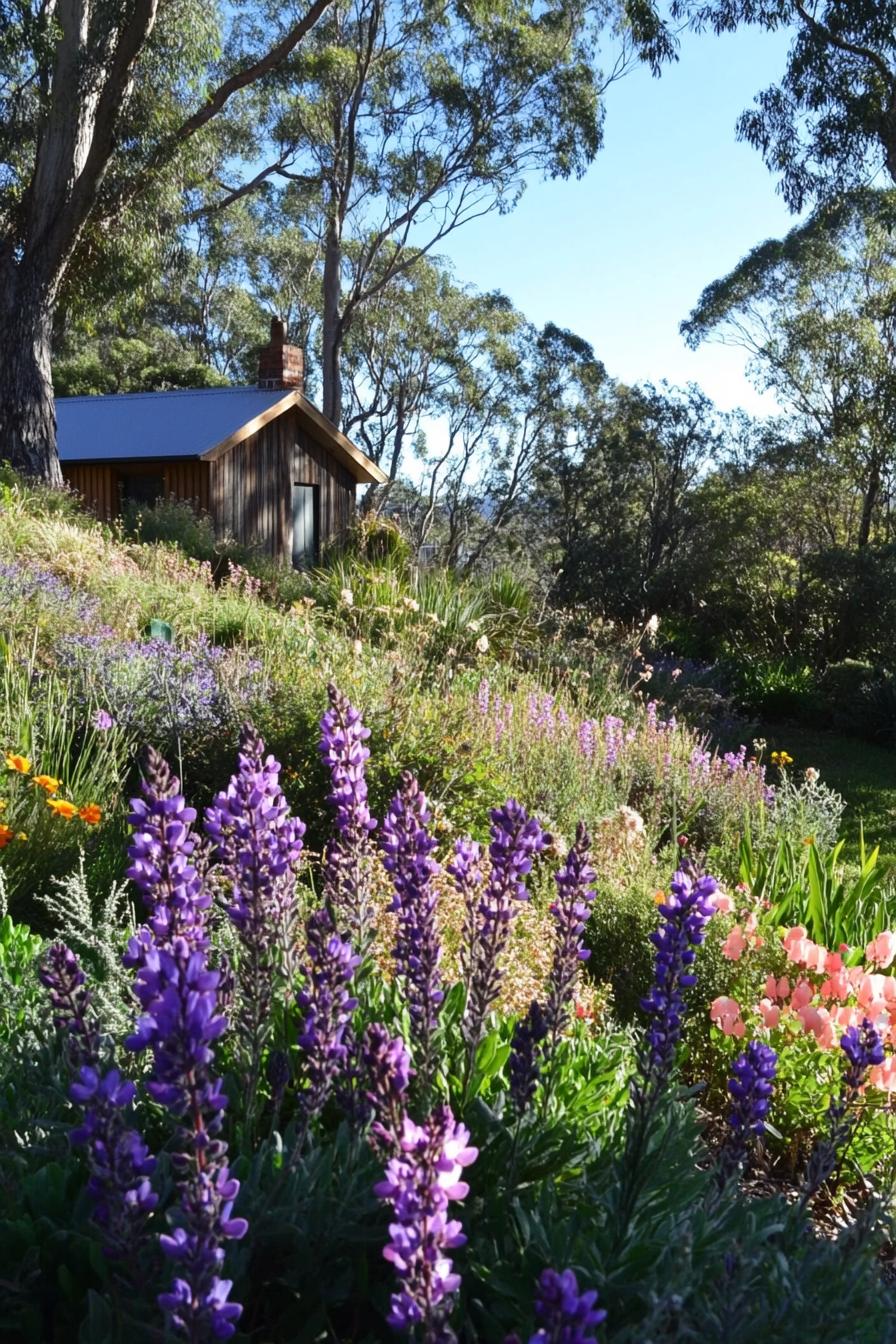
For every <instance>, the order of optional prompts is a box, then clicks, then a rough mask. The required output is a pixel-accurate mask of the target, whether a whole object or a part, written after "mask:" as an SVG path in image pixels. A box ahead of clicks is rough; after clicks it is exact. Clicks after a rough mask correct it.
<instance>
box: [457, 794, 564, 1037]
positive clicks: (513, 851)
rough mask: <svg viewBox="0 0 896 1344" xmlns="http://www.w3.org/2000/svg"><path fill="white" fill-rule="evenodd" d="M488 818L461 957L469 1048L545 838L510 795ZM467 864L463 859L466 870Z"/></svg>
mask: <svg viewBox="0 0 896 1344" xmlns="http://www.w3.org/2000/svg"><path fill="white" fill-rule="evenodd" d="M491 818H492V826H491V836H492V839H491V844H490V845H489V858H490V860H491V869H490V872H489V877H488V882H487V884H486V886H485V888H484V890H482V891H481V892H480V893H479V896H478V900H476V902H475V906H473V905H472V901H470V903H469V904H468V913H469V916H470V921H469V927H468V929H467V937H466V939H465V946H464V949H463V952H462V957H461V966H462V973H463V977H464V980H465V981H466V983H467V986H468V991H467V1006H466V1011H465V1014H464V1033H465V1035H466V1038H467V1041H468V1042H469V1045H470V1048H471V1050H475V1048H476V1046H477V1045H478V1043H479V1041H480V1040H481V1039H482V1033H483V1028H484V1024H485V1019H486V1017H487V1015H488V1012H489V1009H490V1008H491V1006H492V1004H493V1003H494V1001H495V999H496V998H497V996H498V992H499V990H500V988H501V979H502V976H503V967H502V965H501V958H502V955H503V953H504V950H505V948H506V946H507V940H508V938H509V936H510V926H511V923H512V921H513V918H514V916H515V915H516V913H517V911H518V909H519V906H520V905H521V904H522V903H524V902H526V901H528V899H529V892H528V891H527V889H526V884H525V881H524V879H525V877H526V876H527V875H528V873H529V872H530V870H531V868H532V860H533V857H534V855H536V854H539V853H540V852H541V851H542V850H543V849H544V846H545V843H546V837H545V834H544V832H543V831H542V829H541V826H540V825H539V823H538V821H537V820H536V819H535V818H534V817H529V816H528V814H527V813H526V810H525V808H523V807H522V806H521V805H520V804H519V803H518V802H516V801H515V800H514V799H513V798H511V799H508V801H507V802H506V803H505V804H504V806H503V807H498V808H494V809H493V811H492V813H491ZM459 860H460V861H459ZM458 868H460V870H461V872H464V871H465V866H464V860H463V859H462V858H460V856H459V855H457V854H456V856H455V863H454V865H453V871H455V872H456V871H457V870H458ZM470 868H471V865H469V864H467V865H466V871H467V872H469V870H470ZM471 907H472V908H471Z"/></svg>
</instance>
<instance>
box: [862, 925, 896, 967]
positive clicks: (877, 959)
mask: <svg viewBox="0 0 896 1344" xmlns="http://www.w3.org/2000/svg"><path fill="white" fill-rule="evenodd" d="M894 957H896V933H890V932H889V930H887V929H885V930H884V932H883V933H879V934H878V935H877V937H876V938H874V939H872V941H871V942H870V943H869V944H868V946H867V947H866V948H865V960H866V961H870V962H872V963H873V965H875V966H879V967H880V968H881V970H885V969H886V967H887V966H890V965H892V963H893V959H894Z"/></svg>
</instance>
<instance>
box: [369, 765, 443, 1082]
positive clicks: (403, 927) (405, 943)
mask: <svg viewBox="0 0 896 1344" xmlns="http://www.w3.org/2000/svg"><path fill="white" fill-rule="evenodd" d="M430 821H431V813H430V811H429V807H428V805H427V801H426V795H425V794H424V793H423V792H422V790H421V788H420V785H419V784H418V783H417V781H416V779H415V778H414V776H413V775H412V774H411V773H410V771H409V770H405V771H404V773H403V774H402V776H401V788H400V789H399V791H398V793H397V794H396V795H395V797H394V798H393V799H392V803H391V805H390V807H389V811H388V812H387V814H386V817H385V819H384V821H383V828H382V842H381V843H382V848H383V867H384V868H385V869H386V871H387V872H388V873H389V874H390V875H391V877H392V885H393V887H394V889H395V896H394V899H393V901H392V904H391V906H390V907H389V908H390V910H392V911H394V912H395V913H397V915H398V931H397V935H396V939H395V950H394V955H395V964H396V969H397V972H398V976H399V979H400V980H401V982H402V984H403V986H404V992H405V997H406V1000H407V1004H408V1011H409V1013H410V1017H411V1034H412V1037H413V1039H414V1042H415V1043H416V1044H417V1045H418V1046H419V1048H420V1060H421V1068H422V1070H423V1073H424V1075H426V1076H428V1072H429V1067H430V1063H431V1059H430V1054H431V1046H432V1034H433V1032H434V1031H435V1029H436V1024H437V1022H438V1016H439V1005H440V1004H441V1002H442V1000H443V999H444V997H445V995H444V993H443V991H442V988H441V979H440V976H439V960H440V958H441V955H442V950H441V946H440V943H439V931H438V927H437V924H436V906H437V901H438V898H437V895H436V891H435V888H434V886H433V879H434V878H435V877H436V875H437V874H438V872H439V865H438V864H437V863H436V861H435V860H434V859H433V858H432V852H433V850H434V849H435V847H436V841H435V839H434V838H433V837H432V836H431V835H430V834H429V831H428V830H427V826H428V825H429V823H430Z"/></svg>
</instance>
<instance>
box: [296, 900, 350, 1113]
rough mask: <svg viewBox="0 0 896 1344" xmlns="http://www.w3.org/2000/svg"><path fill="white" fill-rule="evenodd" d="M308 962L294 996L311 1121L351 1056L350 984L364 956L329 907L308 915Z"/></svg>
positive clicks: (305, 1103) (306, 1105)
mask: <svg viewBox="0 0 896 1344" xmlns="http://www.w3.org/2000/svg"><path fill="white" fill-rule="evenodd" d="M307 931H308V948H307V952H308V964H307V968H306V972H305V977H306V978H305V984H304V986H303V988H302V989H301V990H300V991H299V993H298V995H297V996H296V1002H297V1003H298V1006H299V1008H300V1009H301V1010H302V1011H303V1013H304V1017H303V1019H302V1025H301V1029H300V1032H299V1038H298V1039H299V1045H300V1046H301V1048H302V1050H303V1051H304V1054H305V1068H306V1072H307V1075H308V1081H309V1088H308V1090H307V1092H306V1093H305V1097H304V1107H305V1115H306V1119H307V1120H311V1119H312V1118H313V1117H314V1116H315V1115H317V1114H318V1113H319V1112H320V1111H321V1110H322V1109H323V1107H324V1105H325V1103H326V1100H327V1097H328V1096H329V1094H330V1091H331V1089H332V1087H333V1084H334V1083H335V1081H336V1079H337V1078H338V1077H339V1075H340V1074H341V1073H342V1072H343V1070H344V1069H345V1067H346V1064H347V1062H348V1059H349V1036H348V1032H349V1027H350V1021H351V1015H352V1013H353V1012H354V1010H355V1008H357V1006H358V1001H357V999H353V998H352V997H351V996H350V995H349V993H348V990H347V988H346V986H347V985H349V984H350V983H351V981H352V979H353V978H354V974H355V971H356V970H357V968H358V966H359V965H360V962H361V958H360V957H359V956H356V955H355V954H354V953H353V952H352V948H351V944H350V943H348V942H346V941H345V940H344V939H342V938H340V937H339V935H338V934H337V932H336V929H335V927H334V925H333V919H332V916H331V915H330V912H329V911H328V910H327V909H326V908H321V909H320V910H316V911H315V912H314V913H313V914H312V915H311V916H310V918H309V919H308V924H307Z"/></svg>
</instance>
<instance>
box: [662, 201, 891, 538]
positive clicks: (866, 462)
mask: <svg viewBox="0 0 896 1344" xmlns="http://www.w3.org/2000/svg"><path fill="white" fill-rule="evenodd" d="M894 220H896V192H893V191H886V192H867V191H866V192H858V193H853V194H851V195H850V196H848V197H846V198H844V199H843V200H841V201H840V202H838V203H836V204H834V205H831V206H827V207H821V208H820V209H819V210H818V211H816V212H815V214H814V215H812V216H811V217H810V219H809V220H808V221H807V222H806V223H804V224H801V225H798V226H797V227H796V228H794V229H793V230H791V232H790V233H789V234H787V236H786V237H785V238H783V239H780V240H778V239H774V240H770V241H768V242H765V243H763V244H761V245H760V246H759V247H757V248H754V249H753V251H752V252H750V253H749V254H748V255H747V256H746V257H745V258H744V259H743V260H742V261H741V262H739V263H738V265H737V266H736V267H735V268H734V270H733V271H731V272H730V274H728V275H726V276H724V277H723V278H722V279H720V280H717V281H715V282H714V283H713V284H711V285H709V286H708V287H707V288H706V289H705V290H704V292H703V294H702V295H701V298H700V301H699V303H698V304H697V306H696V308H695V309H694V311H693V312H692V313H691V315H690V316H689V318H688V319H687V320H686V321H685V322H684V323H683V324H682V331H683V333H684V334H685V336H686V338H687V340H688V342H689V344H691V345H692V346H696V345H698V344H699V343H700V342H701V341H704V340H708V339H715V340H719V341H722V342H726V343H729V344H735V345H739V346H741V347H743V348H745V349H746V350H747V351H748V352H749V355H750V363H749V365H748V371H749V372H750V373H751V374H752V377H753V379H754V381H755V382H756V383H757V385H758V386H759V387H761V388H763V389H770V390H771V391H773V392H774V394H775V396H776V398H777V400H778V402H779V404H780V405H781V406H782V407H783V408H784V409H785V410H786V411H787V413H788V415H789V417H790V421H791V425H792V443H791V453H792V456H793V461H794V465H795V466H798V467H800V469H803V470H806V471H810V472H811V473H812V474H813V475H814V476H816V477H817V478H820V477H822V476H824V477H826V478H827V479H828V481H829V482H830V480H831V478H836V477H839V479H840V480H841V481H842V482H845V483H846V484H847V485H848V486H849V488H850V490H851V492H852V494H853V496H854V498H857V499H858V500H859V501H860V507H859V509H858V510H857V518H856V523H855V527H854V529H851V530H850V541H851V543H852V544H854V545H855V546H857V547H859V548H861V547H863V546H865V545H866V544H867V542H868V541H869V539H870V538H871V536H872V530H873V527H874V523H875V518H876V516H877V514H878V513H879V511H880V509H881V506H882V505H885V504H886V503H887V502H888V500H889V496H890V494H891V492H892V488H893V471H894V452H893V445H894V442H896V235H894V233H893V224H894Z"/></svg>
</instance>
